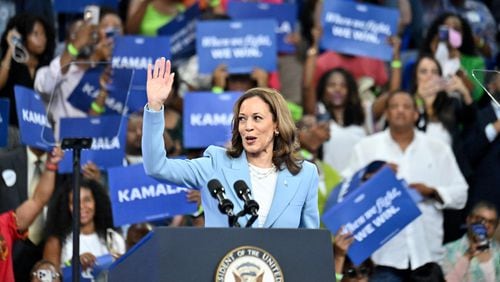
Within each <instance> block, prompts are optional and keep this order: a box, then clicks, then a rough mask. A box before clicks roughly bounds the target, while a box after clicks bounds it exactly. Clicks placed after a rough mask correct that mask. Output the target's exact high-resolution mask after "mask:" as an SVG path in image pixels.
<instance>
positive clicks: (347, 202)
mask: <svg viewBox="0 0 500 282" xmlns="http://www.w3.org/2000/svg"><path fill="white" fill-rule="evenodd" d="M420 214H421V212H420V210H419V209H418V207H417V206H416V205H415V202H414V201H413V200H412V198H411V197H410V196H409V195H408V192H407V191H406V190H405V188H404V187H402V186H401V182H400V181H398V180H397V179H396V176H395V175H394V172H392V170H391V169H390V168H389V167H384V168H382V169H381V170H380V171H379V172H377V173H376V174H375V175H374V176H372V177H371V178H370V179H369V180H368V181H366V182H365V183H363V184H362V185H361V186H360V187H359V188H357V189H356V190H354V191H353V192H352V193H350V194H349V195H347V196H346V197H345V198H344V200H343V201H342V202H340V203H338V204H336V205H334V206H333V207H332V208H330V209H328V210H327V211H326V212H325V213H324V214H323V216H322V220H323V223H324V224H325V226H326V227H327V228H328V229H329V230H330V231H331V232H332V234H335V233H336V232H337V231H338V229H339V228H340V227H341V226H344V230H345V231H346V232H350V233H352V234H353V236H354V239H355V240H354V242H353V243H352V245H351V246H350V247H349V251H348V254H349V257H350V258H351V259H352V261H353V262H354V264H356V265H359V264H361V263H362V262H363V261H364V260H365V259H366V258H368V257H369V256H370V255H371V254H372V253H373V252H375V251H376V250H377V249H378V248H380V247H381V246H382V245H384V244H385V243H386V242H387V241H389V240H390V239H391V238H393V237H394V236H395V235H396V234H398V233H399V232H400V231H401V230H403V228H404V227H405V226H406V225H408V224H409V223H410V222H412V221H413V220H414V219H415V218H417V217H418V216H419V215H420Z"/></svg>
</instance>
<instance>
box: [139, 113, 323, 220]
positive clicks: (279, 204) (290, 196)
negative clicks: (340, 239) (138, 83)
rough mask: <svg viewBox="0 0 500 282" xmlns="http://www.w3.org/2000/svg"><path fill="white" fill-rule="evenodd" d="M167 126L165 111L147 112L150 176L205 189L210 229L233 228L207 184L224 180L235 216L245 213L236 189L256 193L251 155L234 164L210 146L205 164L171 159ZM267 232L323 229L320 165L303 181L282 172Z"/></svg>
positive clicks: (307, 166)
mask: <svg viewBox="0 0 500 282" xmlns="http://www.w3.org/2000/svg"><path fill="white" fill-rule="evenodd" d="M164 123H165V121H164V116H163V111H152V110H149V109H148V108H147V107H146V108H145V109H144V121H143V132H142V155H143V160H144V169H145V171H146V173H147V174H148V175H150V176H152V177H154V178H157V179H164V180H168V181H171V182H173V183H176V184H178V185H183V186H185V187H189V188H194V189H200V190H201V200H202V205H203V209H204V212H205V226H206V227H228V226H229V224H228V219H227V216H226V215H225V214H222V213H221V212H220V211H219V209H218V202H217V200H216V199H214V198H212V196H211V195H210V192H209V191H208V188H207V183H208V181H210V180H211V179H214V178H215V179H218V180H219V181H220V182H221V183H222V185H223V186H224V188H225V190H226V193H225V194H226V197H227V198H228V199H230V200H231V201H232V202H233V203H234V212H235V214H236V213H238V212H239V211H241V210H242V209H243V205H244V203H243V201H242V200H240V199H239V198H238V197H237V195H236V192H235V191H234V189H233V185H234V183H235V182H236V181H238V180H243V181H245V183H247V185H248V186H249V187H250V189H252V187H251V182H250V172H249V168H248V162H247V159H246V155H245V153H243V154H242V155H241V156H240V157H238V158H231V157H229V156H227V154H226V150H225V149H224V148H221V147H215V146H210V147H208V149H207V150H206V151H205V153H204V154H203V157H201V158H197V159H193V160H179V159H169V158H168V157H166V152H165V149H164V148H165V146H164V143H163V130H164ZM249 218H250V217H249V216H247V217H246V218H240V220H239V223H240V224H241V225H242V226H245V224H246V222H247V221H248V219H249ZM255 225H257V224H256V223H254V226H255ZM264 227H265V228H270V227H271V228H297V227H305V228H318V227H319V213H318V170H317V168H316V166H315V165H314V164H312V163H309V162H303V163H302V169H301V171H300V172H299V173H298V174H297V175H292V174H291V173H290V172H289V171H288V170H287V169H283V170H279V172H278V179H277V182H276V191H275V193H274V198H273V201H272V204H271V208H270V210H269V214H268V216H267V219H266V222H265V223H264Z"/></svg>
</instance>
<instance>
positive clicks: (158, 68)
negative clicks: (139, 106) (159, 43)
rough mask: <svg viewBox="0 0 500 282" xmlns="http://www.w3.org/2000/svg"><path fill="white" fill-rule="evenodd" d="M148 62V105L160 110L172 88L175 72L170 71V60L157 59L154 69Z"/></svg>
mask: <svg viewBox="0 0 500 282" xmlns="http://www.w3.org/2000/svg"><path fill="white" fill-rule="evenodd" d="M152 68H153V67H152V66H151V64H148V79H147V84H146V91H147V94H148V106H149V108H150V109H152V110H155V111H159V110H160V109H161V107H162V106H163V104H164V103H165V101H166V100H167V98H168V95H169V94H170V91H171V90H172V84H173V83H174V73H171V72H170V60H166V61H165V58H160V59H158V60H156V63H155V65H154V69H152Z"/></svg>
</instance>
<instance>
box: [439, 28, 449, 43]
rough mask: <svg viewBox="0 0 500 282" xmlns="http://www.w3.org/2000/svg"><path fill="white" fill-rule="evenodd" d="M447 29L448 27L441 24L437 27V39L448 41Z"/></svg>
mask: <svg viewBox="0 0 500 282" xmlns="http://www.w3.org/2000/svg"><path fill="white" fill-rule="evenodd" d="M448 33H449V30H448V27H447V26H445V25H442V26H440V27H439V34H438V35H439V41H446V42H448V37H449V34H448Z"/></svg>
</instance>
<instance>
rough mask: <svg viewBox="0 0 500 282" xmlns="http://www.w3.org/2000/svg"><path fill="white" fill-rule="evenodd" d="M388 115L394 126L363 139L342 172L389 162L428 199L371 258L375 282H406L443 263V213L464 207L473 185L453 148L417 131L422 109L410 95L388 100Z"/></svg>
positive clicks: (349, 173) (388, 119)
mask: <svg viewBox="0 0 500 282" xmlns="http://www.w3.org/2000/svg"><path fill="white" fill-rule="evenodd" d="M386 117H387V121H388V124H389V128H388V129H387V130H385V131H383V132H379V133H376V134H373V135H371V136H368V137H366V138H365V139H363V140H361V141H360V142H359V143H358V144H357V145H356V146H355V147H354V150H353V154H352V156H351V159H350V162H349V164H348V166H347V168H346V170H344V172H343V174H344V176H347V177H348V176H351V175H352V174H353V173H354V172H356V171H357V170H358V169H360V168H362V167H364V166H366V165H367V164H369V163H370V162H372V161H375V160H382V161H386V162H388V163H390V164H391V166H393V167H395V168H396V170H397V176H398V178H404V179H405V180H406V181H407V182H408V183H409V185H410V187H411V188H413V189H415V190H417V191H418V192H419V193H420V194H421V195H422V196H423V200H422V201H421V202H419V203H418V207H419V209H420V210H421V212H422V215H421V216H419V217H418V218H417V219H415V220H414V221H413V222H412V223H410V224H409V225H407V226H406V227H405V228H404V229H403V230H402V231H401V232H400V233H399V234H397V235H396V236H395V237H394V238H392V239H391V240H390V241H388V242H387V243H386V244H385V245H383V246H382V247H381V248H380V249H378V250H377V251H376V252H375V253H374V254H373V256H372V259H373V261H374V262H375V263H376V264H377V267H376V269H375V273H374V275H373V277H372V278H371V279H370V281H372V279H373V281H404V280H405V278H408V277H410V276H411V274H412V272H414V270H415V269H417V268H419V267H422V266H424V265H426V264H428V263H433V262H434V263H439V262H440V261H441V259H442V257H443V255H444V249H443V246H442V240H443V214H442V210H443V208H455V209H461V208H463V207H464V205H465V202H466V200H467V188H468V186H467V183H466V182H465V179H464V177H463V175H462V174H461V172H460V170H459V168H458V165H457V162H456V160H455V157H454V155H453V153H452V151H451V148H450V147H449V145H447V144H445V143H442V142H441V141H439V140H435V139H432V138H431V137H428V136H426V135H424V134H423V133H421V132H419V131H418V130H416V129H415V127H414V125H415V122H416V121H417V119H418V111H417V107H416V104H415V101H414V100H413V98H412V96H411V95H410V94H409V93H406V92H396V93H393V94H391V95H390V96H389V98H388V100H387V107H386Z"/></svg>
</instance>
